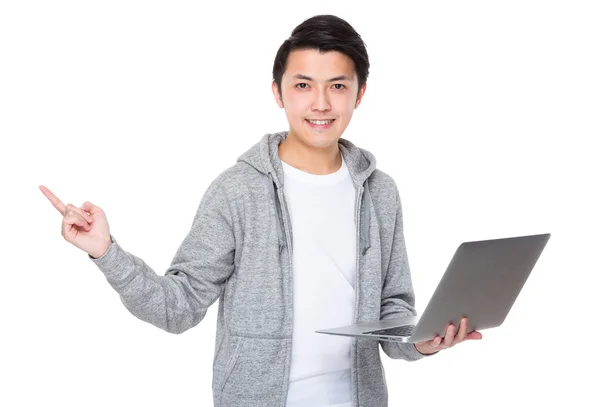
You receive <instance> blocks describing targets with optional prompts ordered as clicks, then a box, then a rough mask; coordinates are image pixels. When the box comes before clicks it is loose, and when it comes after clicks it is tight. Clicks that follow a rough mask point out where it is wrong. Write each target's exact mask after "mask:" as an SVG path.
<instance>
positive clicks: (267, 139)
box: [237, 131, 376, 255]
mask: <svg viewBox="0 0 600 407" xmlns="http://www.w3.org/2000/svg"><path fill="white" fill-rule="evenodd" d="M287 136H288V132H287V131H282V132H278V133H269V134H265V135H264V136H263V137H262V138H261V140H260V141H259V142H258V143H256V144H255V145H254V146H252V147H251V148H250V149H249V150H248V151H246V152H245V153H244V154H242V155H241V156H240V157H239V158H238V159H237V161H238V162H245V163H248V164H249V165H251V166H252V167H254V168H255V169H256V170H257V171H259V172H261V173H263V174H265V175H266V177H265V180H266V182H268V183H269V185H268V190H269V193H270V195H271V199H272V200H273V203H274V204H275V208H276V210H275V213H276V214H277V216H276V221H277V235H278V238H279V249H280V252H281V250H282V249H283V246H284V244H285V242H284V238H283V236H284V231H283V229H282V226H281V225H282V221H281V219H280V216H282V215H280V214H281V213H282V212H281V202H280V199H281V196H280V195H279V193H278V191H279V190H281V189H282V188H283V180H284V177H283V166H282V165H281V159H280V158H279V144H281V143H282V142H283V141H284V140H285V139H286V138H287ZM338 146H339V148H340V152H341V153H342V156H343V157H344V160H345V161H346V166H347V167H348V172H349V173H350V178H351V179H352V183H353V184H354V187H355V188H356V189H357V190H360V188H361V187H364V197H363V202H364V214H365V219H364V222H362V230H361V236H360V238H361V239H360V240H361V246H362V248H363V255H364V254H365V253H366V251H367V250H368V249H369V248H370V247H371V238H370V230H371V229H370V228H371V220H370V216H371V210H370V205H371V195H370V191H369V184H368V181H367V179H368V178H369V176H370V175H371V174H372V173H373V171H374V170H375V166H376V161H375V156H374V155H373V154H371V153H370V152H369V151H367V150H364V149H362V148H359V147H356V146H355V145H354V144H352V143H351V142H350V141H348V140H346V139H343V138H340V139H339V140H338ZM278 197H279V199H278ZM357 222H359V223H360V217H359V219H357Z"/></svg>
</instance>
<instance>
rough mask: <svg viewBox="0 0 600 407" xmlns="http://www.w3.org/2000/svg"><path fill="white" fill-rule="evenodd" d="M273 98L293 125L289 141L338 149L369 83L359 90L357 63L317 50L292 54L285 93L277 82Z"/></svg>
mask: <svg viewBox="0 0 600 407" xmlns="http://www.w3.org/2000/svg"><path fill="white" fill-rule="evenodd" d="M272 89H273V95H274V96H275V99H276V101H277V104H278V105H279V107H280V108H284V109H285V114H286V116H287V120H288V122H289V125H290V130H289V134H288V138H289V139H293V140H294V142H300V143H302V144H304V145H305V146H307V147H309V148H317V149H330V148H336V147H337V142H338V139H339V138H340V137H341V135H342V133H344V131H345V130H346V127H348V124H349V123H350V119H351V118H352V114H353V112H354V109H356V108H357V107H358V105H359V104H360V102H361V100H362V97H363V94H364V92H365V90H366V84H365V85H363V86H362V88H361V89H360V92H359V90H358V80H357V77H356V71H355V69H354V63H353V62H352V59H350V58H349V57H348V56H347V55H345V54H343V53H341V52H338V51H327V52H325V53H321V52H319V50H316V49H305V50H294V51H292V52H290V54H289V57H288V60H287V65H286V70H285V72H284V73H283V77H282V79H281V92H279V90H278V89H277V84H276V83H275V82H273V85H272Z"/></svg>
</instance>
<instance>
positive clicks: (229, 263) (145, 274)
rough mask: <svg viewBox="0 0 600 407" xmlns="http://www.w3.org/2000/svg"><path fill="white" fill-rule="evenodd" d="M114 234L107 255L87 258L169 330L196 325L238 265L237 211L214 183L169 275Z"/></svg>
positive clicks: (138, 310) (144, 316)
mask: <svg viewBox="0 0 600 407" xmlns="http://www.w3.org/2000/svg"><path fill="white" fill-rule="evenodd" d="M111 239H112V241H113V243H112V244H111V245H110V247H109V249H108V250H107V252H106V253H105V254H104V255H102V256H101V257H99V258H97V259H95V258H93V257H91V256H89V255H88V257H89V258H90V260H91V261H92V262H94V263H95V264H96V265H97V266H98V268H99V269H100V270H101V271H102V272H103V273H104V276H105V277H106V279H107V281H108V283H109V284H110V285H111V286H112V287H113V288H114V289H115V291H116V292H117V293H118V294H119V296H120V299H121V302H122V303H123V304H124V305H125V307H126V308H127V309H128V310H129V311H130V312H131V313H132V314H133V315H134V316H136V317H137V318H139V319H141V320H143V321H145V322H148V323H151V324H153V325H155V326H157V327H159V328H161V329H163V330H165V331H167V332H170V333H175V334H179V333H182V332H184V331H186V330H187V329H189V328H192V327H194V326H196V325H197V324H198V323H199V322H200V321H201V320H202V319H203V318H204V316H205V315H206V311H207V310H208V307H209V306H210V305H212V304H213V303H214V302H215V301H216V300H217V299H218V298H219V296H220V295H221V293H222V291H223V288H224V284H225V282H226V281H227V279H228V278H229V276H230V275H231V273H232V272H233V270H234V252H235V239H234V235H233V227H232V215H231V211H230V207H229V202H228V201H227V199H226V196H225V194H224V193H223V191H222V189H221V188H220V187H219V186H218V185H217V184H216V183H215V182H213V183H212V184H211V185H210V187H209V188H208V190H207V192H206V193H205V195H204V197H203V198H202V200H201V202H200V205H199V206H198V209H197V212H196V215H195V217H194V220H193V222H192V226H191V229H190V231H189V232H188V234H187V236H186V237H185V239H184V240H183V243H182V244H181V245H180V247H179V249H178V250H177V252H176V254H175V256H174V258H173V260H172V262H171V265H170V266H169V267H168V269H167V270H166V272H165V273H164V275H162V276H161V275H158V274H156V273H155V272H154V270H152V268H150V266H148V265H147V264H146V263H145V262H144V261H143V260H142V259H140V258H139V257H137V256H135V255H133V254H131V253H128V252H127V251H125V250H124V249H123V248H122V247H121V246H120V245H119V243H117V241H116V239H114V237H113V236H112V235H111Z"/></svg>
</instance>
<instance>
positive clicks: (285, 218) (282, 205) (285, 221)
mask: <svg viewBox="0 0 600 407" xmlns="http://www.w3.org/2000/svg"><path fill="white" fill-rule="evenodd" d="M277 198H278V199H279V207H280V208H281V217H282V218H283V219H282V220H283V229H284V231H285V239H286V246H287V250H288V260H289V267H290V268H289V270H290V272H289V273H288V287H290V303H291V304H290V308H291V309H292V313H293V305H294V299H293V295H294V283H293V277H292V266H293V264H292V237H291V236H290V234H289V228H290V225H289V223H290V222H291V219H288V214H287V212H286V210H285V197H284V196H283V191H280V190H279V188H277ZM275 216H279V215H278V214H277V207H275ZM290 325H291V339H290V340H292V338H293V335H294V319H293V314H292V320H291V321H290ZM291 354H292V353H291V348H290V351H289V352H288V353H287V355H286V358H287V359H288V360H287V363H286V370H287V373H286V376H287V378H288V380H287V384H288V385H287V386H284V392H283V398H282V404H281V407H285V403H286V399H287V393H288V386H289V378H290V371H291V368H292V356H291Z"/></svg>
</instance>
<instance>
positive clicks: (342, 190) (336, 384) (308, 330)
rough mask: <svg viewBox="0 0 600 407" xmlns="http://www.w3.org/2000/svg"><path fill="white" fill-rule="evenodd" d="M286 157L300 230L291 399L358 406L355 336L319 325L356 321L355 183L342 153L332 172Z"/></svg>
mask: <svg viewBox="0 0 600 407" xmlns="http://www.w3.org/2000/svg"><path fill="white" fill-rule="evenodd" d="M282 165H283V172H284V194H285V197H286V203H287V206H288V209H289V212H290V217H291V221H292V232H293V257H292V272H293V290H294V291H293V298H294V300H293V301H294V302H293V304H294V316H293V321H294V322H293V323H294V330H293V343H292V365H291V372H290V384H289V388H288V398H287V407H309V406H310V407H321V406H328V407H331V406H335V407H351V406H352V387H351V386H352V385H351V378H350V344H351V338H349V337H343V336H333V335H325V334H318V333H316V332H315V331H316V330H319V329H325V328H333V327H337V326H343V325H350V324H352V322H353V320H352V318H353V314H354V296H355V292H354V282H355V278H356V276H355V274H356V227H355V225H354V202H355V199H356V198H355V189H354V185H353V184H352V180H351V178H350V174H349V173H348V168H347V167H346V163H345V162H344V161H343V159H342V166H341V168H340V169H339V170H338V171H336V172H335V173H332V174H327V175H314V174H309V173H307V172H304V171H301V170H298V169H297V168H294V167H292V166H290V165H288V164H286V163H284V162H282Z"/></svg>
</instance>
